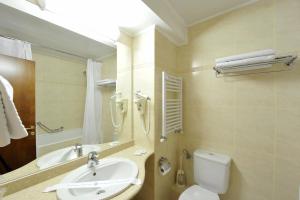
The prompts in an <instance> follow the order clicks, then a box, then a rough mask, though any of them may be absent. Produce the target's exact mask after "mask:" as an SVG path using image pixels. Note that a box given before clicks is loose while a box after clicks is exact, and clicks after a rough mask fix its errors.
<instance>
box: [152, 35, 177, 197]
mask: <svg viewBox="0 0 300 200" xmlns="http://www.w3.org/2000/svg"><path fill="white" fill-rule="evenodd" d="M163 71H165V72H167V73H170V74H173V75H176V46H175V45H174V44H173V43H172V42H170V41H169V40H168V39H167V38H165V37H164V36H163V35H162V34H160V33H159V32H158V31H157V30H156V31H155V154H156V155H155V164H156V166H157V163H158V160H159V158H160V157H161V156H164V157H166V158H168V160H169V161H170V163H171V165H172V170H171V172H170V173H168V174H167V175H165V176H162V175H161V174H160V172H159V169H158V167H155V177H156V178H155V199H171V198H172V193H173V190H172V187H173V185H174V177H175V173H176V170H177V160H178V156H177V154H178V151H179V148H178V142H179V141H178V136H179V135H176V134H170V135H169V136H168V140H167V141H166V142H163V143H161V142H160V136H161V133H162V118H161V117H162V72H163Z"/></svg>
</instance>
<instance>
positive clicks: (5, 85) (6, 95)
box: [0, 76, 28, 139]
mask: <svg viewBox="0 0 300 200" xmlns="http://www.w3.org/2000/svg"><path fill="white" fill-rule="evenodd" d="M0 92H1V97H2V104H3V108H4V110H3V111H4V114H5V117H6V121H7V127H8V131H9V136H10V138H11V139H20V138H24V137H26V136H28V133H27V131H26V129H25V127H24V125H23V124H22V121H21V119H20V117H19V114H18V112H17V109H16V107H15V104H14V102H13V87H12V86H11V84H10V83H9V82H8V81H7V80H6V79H5V78H4V77H2V76H0ZM1 135H4V134H3V133H2V132H0V138H1ZM3 138H4V137H3ZM1 139H2V138H1Z"/></svg>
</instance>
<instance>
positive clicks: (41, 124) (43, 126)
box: [36, 122, 64, 133]
mask: <svg viewBox="0 0 300 200" xmlns="http://www.w3.org/2000/svg"><path fill="white" fill-rule="evenodd" d="M36 124H37V125H38V126H39V127H40V128H41V129H42V130H43V131H45V132H47V133H58V132H62V131H63V130H64V127H63V126H61V127H59V128H56V129H51V128H49V127H47V126H46V125H45V124H43V123H42V122H37V123H36Z"/></svg>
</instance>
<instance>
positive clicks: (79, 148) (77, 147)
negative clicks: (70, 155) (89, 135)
mask: <svg viewBox="0 0 300 200" xmlns="http://www.w3.org/2000/svg"><path fill="white" fill-rule="evenodd" d="M74 152H76V153H77V157H81V156H82V144H79V143H77V144H75V148H74Z"/></svg>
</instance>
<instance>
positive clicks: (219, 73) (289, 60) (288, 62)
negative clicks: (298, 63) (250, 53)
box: [213, 55, 297, 78]
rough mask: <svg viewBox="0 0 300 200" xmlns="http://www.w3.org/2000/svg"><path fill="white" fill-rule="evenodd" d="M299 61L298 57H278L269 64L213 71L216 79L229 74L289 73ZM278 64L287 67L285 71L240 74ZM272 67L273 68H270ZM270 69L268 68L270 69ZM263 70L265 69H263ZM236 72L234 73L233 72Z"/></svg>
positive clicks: (247, 65)
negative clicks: (297, 60)
mask: <svg viewBox="0 0 300 200" xmlns="http://www.w3.org/2000/svg"><path fill="white" fill-rule="evenodd" d="M296 59H297V56H296V55H286V56H277V57H276V58H275V59H274V60H272V61H269V62H260V63H255V64H246V65H239V66H233V67H226V70H227V72H226V70H224V71H223V70H222V68H221V67H214V68H213V69H214V70H215V71H216V77H217V78H218V77H221V76H222V75H226V74H229V75H227V76H241V75H247V74H257V73H268V72H281V71H287V70H290V69H291V66H292V64H293V63H294V61H295V60H296ZM278 63H283V64H284V65H285V68H284V69H281V70H269V71H263V72H256V73H255V72H250V73H246V74H244V73H241V74H238V73H239V72H244V71H251V70H252V71H253V70H257V69H258V68H257V67H258V66H263V65H266V66H267V65H273V64H278ZM270 67H272V66H270ZM270 67H268V68H270ZM261 69H263V68H261ZM233 71H234V72H233Z"/></svg>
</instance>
